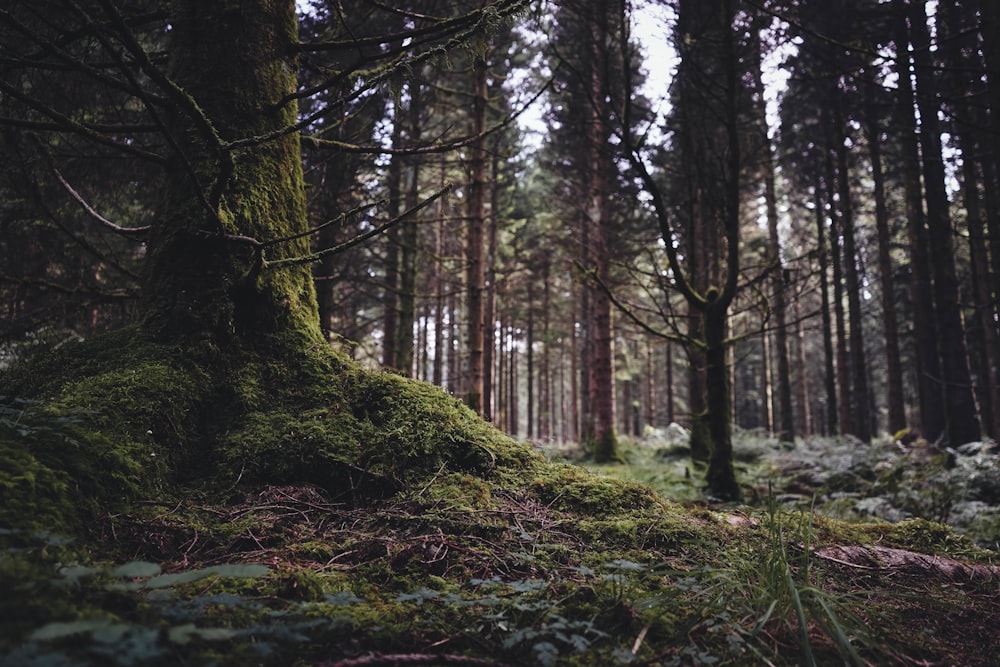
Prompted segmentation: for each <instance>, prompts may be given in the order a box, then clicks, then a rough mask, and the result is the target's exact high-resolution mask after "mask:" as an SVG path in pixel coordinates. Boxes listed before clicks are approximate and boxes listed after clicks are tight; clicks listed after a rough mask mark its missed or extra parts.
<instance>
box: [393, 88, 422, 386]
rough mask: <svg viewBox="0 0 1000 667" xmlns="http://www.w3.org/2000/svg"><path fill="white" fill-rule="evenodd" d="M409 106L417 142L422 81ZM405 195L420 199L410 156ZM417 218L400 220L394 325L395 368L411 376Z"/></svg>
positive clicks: (413, 202) (411, 201) (412, 202)
mask: <svg viewBox="0 0 1000 667" xmlns="http://www.w3.org/2000/svg"><path fill="white" fill-rule="evenodd" d="M409 89H410V106H409V109H408V113H407V129H408V130H409V142H410V143H411V144H413V145H417V144H419V143H420V122H421V115H422V104H421V101H420V100H421V92H420V90H421V84H420V82H419V81H413V82H411V83H410V86H409ZM403 180H404V186H405V187H406V193H405V195H404V201H405V207H406V210H411V209H413V208H415V207H416V206H417V204H419V203H420V162H419V159H418V158H417V157H416V156H410V157H409V159H408V160H407V162H406V166H405V168H404V179H403ZM417 242H418V229H417V221H416V220H413V219H412V218H410V219H407V220H404V221H403V222H401V223H400V224H399V250H400V257H399V325H398V327H397V329H396V370H398V371H399V372H400V373H402V374H403V375H405V376H407V377H410V376H411V375H412V374H413V365H414V348H413V327H414V324H416V314H417V251H418V247H417Z"/></svg>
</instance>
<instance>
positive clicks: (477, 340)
mask: <svg viewBox="0 0 1000 667" xmlns="http://www.w3.org/2000/svg"><path fill="white" fill-rule="evenodd" d="M473 70H474V74H473V76H474V82H473V96H472V134H473V136H475V137H478V138H477V139H476V140H475V141H474V142H473V145H472V146H471V148H470V152H471V155H472V158H471V159H470V161H469V188H468V190H469V194H468V226H467V231H466V234H467V236H466V257H465V261H466V273H467V275H466V285H465V288H466V308H467V317H468V319H469V321H468V334H467V335H468V345H469V368H468V386H467V388H466V392H465V402H466V404H467V405H468V406H469V407H470V408H471V409H472V410H473V411H475V412H477V413H479V414H483V384H484V381H485V368H484V366H483V357H484V350H483V345H484V337H485V332H484V329H485V326H486V325H485V313H484V310H483V291H484V283H485V280H486V277H485V266H484V261H483V227H484V225H485V201H484V196H485V189H486V157H487V156H486V138H485V137H484V136H483V133H484V132H485V131H486V107H487V101H488V85H487V84H488V82H487V75H488V72H487V67H486V62H485V60H484V59H483V58H481V57H477V58H476V59H475V65H474V68H473Z"/></svg>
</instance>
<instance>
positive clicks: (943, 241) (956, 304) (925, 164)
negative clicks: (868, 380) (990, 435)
mask: <svg viewBox="0 0 1000 667" xmlns="http://www.w3.org/2000/svg"><path fill="white" fill-rule="evenodd" d="M908 4H909V7H908V11H907V15H908V17H909V23H910V39H911V41H912V44H913V63H914V74H915V81H916V93H917V95H916V100H917V108H918V109H919V110H920V129H921V132H920V149H921V153H920V155H921V166H922V168H923V178H924V201H925V203H926V206H927V209H926V211H927V234H928V241H929V245H930V255H931V260H932V261H931V267H932V273H933V281H934V305H935V308H936V309H935V315H936V323H935V324H936V328H937V331H938V336H939V342H940V347H939V349H938V354H939V355H940V360H941V376H940V378H939V379H938V378H932V380H934V381H935V382H940V384H941V386H942V391H943V393H944V398H945V409H946V413H947V427H946V434H947V439H948V442H950V443H951V444H953V445H960V444H964V443H967V442H973V441H976V440H978V439H979V437H980V435H981V431H980V427H979V418H978V415H977V409H976V399H975V396H974V394H973V389H972V377H971V372H970V370H969V355H968V350H967V347H966V341H965V329H964V325H963V323H962V306H961V298H960V295H959V283H958V276H957V273H956V268H955V247H954V246H955V244H954V242H953V240H952V237H953V230H952V223H951V213H950V208H949V202H948V194H947V190H946V186H945V169H944V156H943V153H942V146H941V130H940V127H939V124H938V112H939V111H940V102H939V98H938V95H939V92H938V90H937V83H936V77H935V75H934V64H933V62H932V61H931V54H930V50H929V45H930V43H931V39H930V34H929V29H928V27H927V15H926V12H925V9H924V4H923V3H921V2H911V3H908Z"/></svg>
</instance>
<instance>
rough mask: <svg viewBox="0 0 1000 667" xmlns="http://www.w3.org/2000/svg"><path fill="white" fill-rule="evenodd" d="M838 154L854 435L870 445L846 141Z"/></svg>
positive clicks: (842, 129)
mask: <svg viewBox="0 0 1000 667" xmlns="http://www.w3.org/2000/svg"><path fill="white" fill-rule="evenodd" d="M837 99H838V102H837V104H835V105H834V109H835V116H834V118H835V122H836V127H837V128H838V130H839V131H840V132H845V131H846V125H845V122H844V118H843V116H842V115H841V112H842V110H841V108H840V102H839V100H840V98H839V96H838V98H837ZM834 145H835V146H836V153H837V183H838V190H839V194H840V213H841V215H840V221H841V231H842V233H843V239H844V255H843V260H844V277H845V280H846V283H845V284H846V287H847V310H848V314H849V317H850V338H849V342H850V348H851V398H852V399H853V401H852V406H853V408H854V414H853V415H852V419H851V424H852V425H853V427H854V428H853V430H852V433H853V434H854V435H856V436H857V437H858V438H859V439H860V440H861V441H862V442H864V443H869V442H871V439H872V420H871V411H870V398H869V395H868V364H867V362H866V360H865V345H864V326H863V319H864V318H863V316H862V313H861V280H860V277H859V268H858V263H859V261H860V259H859V257H858V253H857V249H856V247H855V246H856V241H855V238H854V236H855V232H854V204H853V199H854V198H853V197H852V196H851V181H850V173H849V171H848V169H849V166H848V161H847V146H846V145H845V141H844V140H843V139H841V140H839V141H836V142H835V144H834Z"/></svg>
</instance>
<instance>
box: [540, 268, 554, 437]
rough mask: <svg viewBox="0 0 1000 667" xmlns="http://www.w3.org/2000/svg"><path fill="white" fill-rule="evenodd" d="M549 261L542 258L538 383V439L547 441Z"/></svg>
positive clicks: (549, 402)
mask: <svg viewBox="0 0 1000 667" xmlns="http://www.w3.org/2000/svg"><path fill="white" fill-rule="evenodd" d="M551 268H552V267H551V260H550V257H549V255H548V254H546V255H545V256H544V257H543V258H542V266H541V269H542V368H541V372H540V373H539V382H538V405H539V409H538V439H539V440H541V441H542V442H545V441H547V440H549V439H550V438H551V436H552V433H554V432H555V427H554V424H553V418H554V413H555V410H554V409H553V408H554V406H553V404H552V395H553V391H552V344H551V340H550V338H549V335H550V333H549V323H550V320H551V311H552V285H551Z"/></svg>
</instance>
